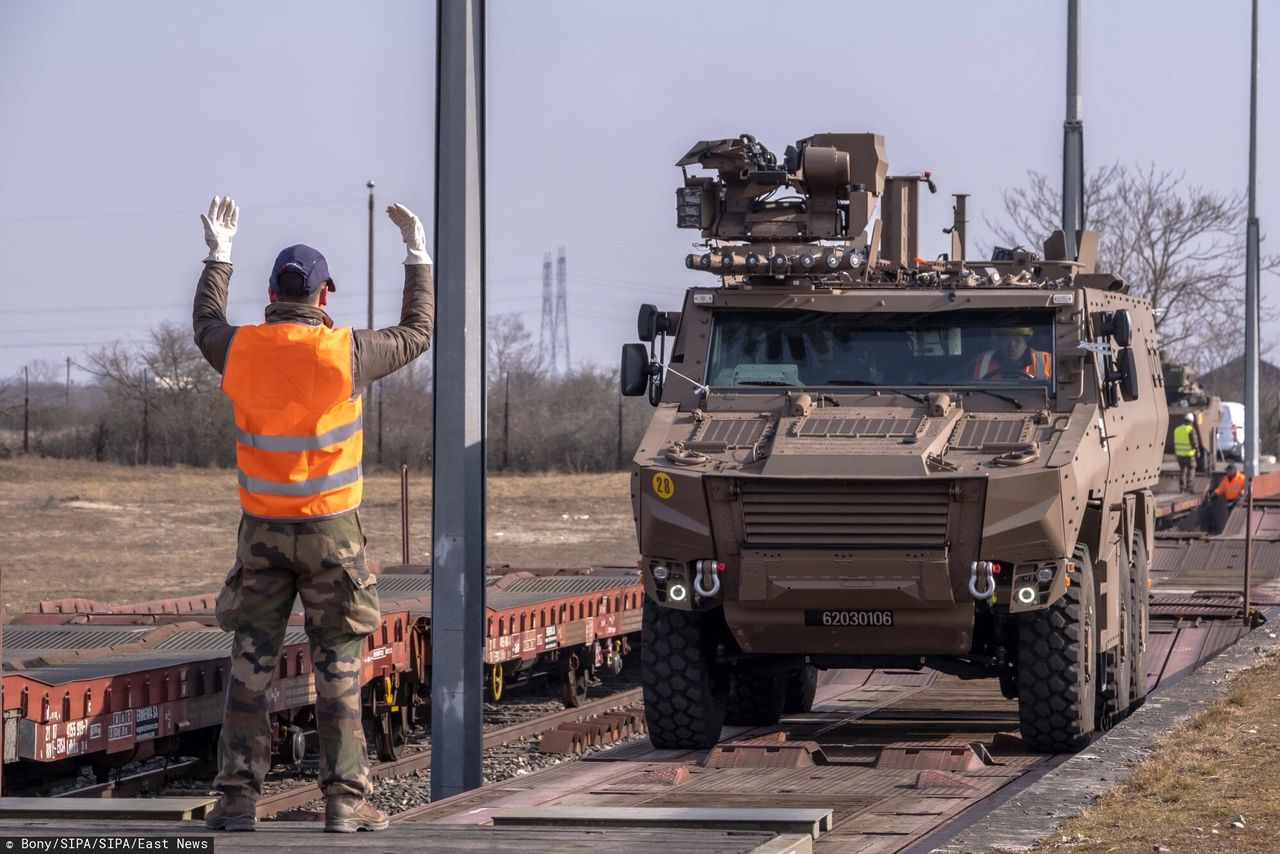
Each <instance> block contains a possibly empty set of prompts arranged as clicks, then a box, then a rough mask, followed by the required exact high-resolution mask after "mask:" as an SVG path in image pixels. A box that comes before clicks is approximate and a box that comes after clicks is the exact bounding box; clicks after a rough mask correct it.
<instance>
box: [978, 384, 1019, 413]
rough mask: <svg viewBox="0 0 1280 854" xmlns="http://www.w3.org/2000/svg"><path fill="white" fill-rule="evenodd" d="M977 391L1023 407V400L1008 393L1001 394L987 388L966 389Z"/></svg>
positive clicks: (1015, 406) (1017, 407)
mask: <svg viewBox="0 0 1280 854" xmlns="http://www.w3.org/2000/svg"><path fill="white" fill-rule="evenodd" d="M975 391H977V392H981V393H983V394H989V395H991V396H992V397H998V398H999V399H1000V400H1003V401H1006V402H1008V403H1012V404H1013V407H1014V409H1022V401H1020V400H1018V399H1017V398H1016V397H1010V396H1009V395H1007V394H1001V393H1000V392H998V391H991V390H990V389H985V388H967V389H965V390H964V393H965V394H973V393H974V392H975Z"/></svg>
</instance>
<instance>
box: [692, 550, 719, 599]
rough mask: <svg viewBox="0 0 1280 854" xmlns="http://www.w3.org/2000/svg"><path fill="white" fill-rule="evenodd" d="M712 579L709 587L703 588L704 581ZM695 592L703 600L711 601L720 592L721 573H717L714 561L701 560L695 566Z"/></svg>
mask: <svg viewBox="0 0 1280 854" xmlns="http://www.w3.org/2000/svg"><path fill="white" fill-rule="evenodd" d="M708 576H709V577H710V578H711V584H710V586H709V587H703V579H704V578H706V577H708ZM693 592H694V593H697V594H698V595H699V596H701V597H702V598H703V599H710V598H711V597H713V596H715V595H716V594H717V593H719V592H720V573H718V572H716V562H715V561H714V560H700V561H698V562H697V563H696V564H694V573H693Z"/></svg>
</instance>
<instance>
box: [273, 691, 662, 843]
mask: <svg viewBox="0 0 1280 854" xmlns="http://www.w3.org/2000/svg"><path fill="white" fill-rule="evenodd" d="M641 696H642V692H641V689H640V688H631V689H629V690H626V691H622V692H620V693H617V694H613V695H612V696H609V697H602V698H601V699H599V700H593V701H592V702H589V703H584V704H583V705H581V706H578V707H577V708H569V709H564V710H563V711H559V712H553V713H551V714H549V715H543V716H542V717H539V718H534V719H533V720H530V721H524V722H522V723H518V724H511V725H510V726H505V727H501V728H499V729H495V730H491V731H490V732H487V733H485V734H484V749H485V750H488V749H490V748H493V747H503V746H504V745H508V744H511V743H512V742H516V741H520V740H521V739H525V738H529V737H531V736H535V735H540V734H541V733H544V732H547V731H548V730H552V729H555V728H556V727H558V726H559V725H560V724H562V723H569V722H572V721H578V720H583V719H586V718H593V717H596V716H597V715H601V714H604V713H605V712H608V711H609V710H610V709H616V708H620V707H622V706H629V705H632V704H633V703H638V702H640V699H641ZM430 767H431V750H430V748H428V749H426V750H423V751H420V752H418V753H414V754H411V755H409V756H404V757H401V758H400V759H396V760H393V761H391V762H380V763H378V764H376V765H374V766H373V767H371V768H370V769H369V778H370V779H371V780H383V779H386V778H388V777H402V776H404V775H406V774H412V773H413V772H415V771H421V770H424V769H429V768H430ZM323 796H324V795H323V793H322V792H321V791H320V787H319V786H318V785H316V784H315V783H307V784H304V785H301V786H295V787H293V788H290V789H286V790H285V791H283V792H276V793H274V794H271V795H266V796H264V797H262V798H261V799H259V801H258V818H266V817H268V816H271V815H274V814H276V813H280V812H285V811H286V810H291V809H298V808H299V807H302V806H303V805H305V804H309V803H311V802H312V801H314V800H318V799H319V798H321V797H323Z"/></svg>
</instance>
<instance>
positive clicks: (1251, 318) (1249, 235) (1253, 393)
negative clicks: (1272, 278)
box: [1244, 0, 1260, 492]
mask: <svg viewBox="0 0 1280 854" xmlns="http://www.w3.org/2000/svg"><path fill="white" fill-rule="evenodd" d="M1252 39H1253V50H1252V59H1251V60H1250V66H1249V219H1248V221H1247V222H1246V224H1245V249H1244V327H1245V328H1244V473H1245V476H1246V477H1247V478H1249V485H1250V487H1252V486H1253V478H1254V477H1256V476H1257V474H1258V439H1259V438H1260V437H1259V436H1258V420H1259V419H1258V356H1259V353H1258V333H1259V328H1258V315H1259V303H1258V231H1259V228H1258V199H1257V195H1258V193H1257V186H1258V0H1253V34H1252ZM1250 492H1252V488H1251V489H1250Z"/></svg>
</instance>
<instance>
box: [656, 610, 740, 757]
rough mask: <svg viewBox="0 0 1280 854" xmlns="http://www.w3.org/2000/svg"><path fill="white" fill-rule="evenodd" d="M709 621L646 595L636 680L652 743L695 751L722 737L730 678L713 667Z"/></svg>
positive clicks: (713, 640)
mask: <svg viewBox="0 0 1280 854" xmlns="http://www.w3.org/2000/svg"><path fill="white" fill-rule="evenodd" d="M710 620H711V618H710V617H709V615H707V614H705V613H699V612H691V611H675V610H672V609H670V608H663V607H661V606H659V605H658V603H657V602H654V601H653V600H652V599H649V598H648V597H646V598H645V600H644V625H643V627H642V629H641V633H640V637H641V643H640V684H641V686H642V687H643V689H644V717H645V721H646V723H647V724H648V727H649V741H650V742H652V743H653V746H654V747H658V748H682V749H686V750H698V749H704V748H708V747H711V746H712V745H713V744H715V743H716V741H718V740H719V738H720V729H721V727H722V726H723V724H724V713H725V695H726V694H727V693H728V679H727V678H726V677H727V674H724V673H722V672H720V671H719V669H718V668H717V667H716V666H715V662H714V656H715V647H716V642H717V640H718V637H717V633H716V632H714V631H712V630H711V627H710V626H708V623H710Z"/></svg>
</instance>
